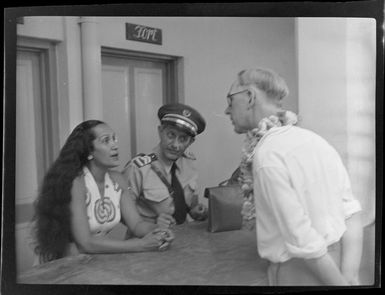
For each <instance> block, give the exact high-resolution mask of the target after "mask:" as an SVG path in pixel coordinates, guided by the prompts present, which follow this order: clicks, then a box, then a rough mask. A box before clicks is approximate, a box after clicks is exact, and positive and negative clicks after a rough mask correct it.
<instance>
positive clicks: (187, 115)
mask: <svg viewBox="0 0 385 295" xmlns="http://www.w3.org/2000/svg"><path fill="white" fill-rule="evenodd" d="M182 114H183V116H185V117H190V116H191V112H190V111H189V110H183V112H182Z"/></svg>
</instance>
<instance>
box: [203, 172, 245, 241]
mask: <svg viewBox="0 0 385 295" xmlns="http://www.w3.org/2000/svg"><path fill="white" fill-rule="evenodd" d="M238 172H239V171H238V169H237V170H236V171H235V172H234V173H233V176H234V175H238ZM233 176H232V177H231V178H230V179H229V180H228V181H225V182H222V183H226V185H221V184H220V185H219V186H216V187H210V188H206V189H205V191H204V197H206V198H207V199H208V204H209V217H208V228H207V230H208V231H209V232H212V233H214V232H222V231H231V230H239V229H241V228H242V215H241V210H242V204H243V192H242V190H241V185H240V184H239V183H238V182H237V181H234V177H233Z"/></svg>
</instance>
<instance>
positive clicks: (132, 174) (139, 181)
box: [122, 163, 143, 199]
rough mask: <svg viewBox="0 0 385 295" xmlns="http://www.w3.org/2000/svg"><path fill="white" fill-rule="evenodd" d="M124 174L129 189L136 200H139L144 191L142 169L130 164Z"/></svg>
mask: <svg viewBox="0 0 385 295" xmlns="http://www.w3.org/2000/svg"><path fill="white" fill-rule="evenodd" d="M122 174H123V176H124V178H125V179H126V180H127V182H128V186H129V187H128V189H129V190H130V191H131V192H132V193H133V195H134V197H135V199H138V198H139V196H140V195H141V194H142V191H143V177H142V173H141V172H140V168H138V167H137V166H136V165H135V164H134V163H130V164H129V165H128V166H127V167H126V168H125V169H124V170H123V172H122Z"/></svg>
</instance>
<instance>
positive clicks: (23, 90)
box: [15, 51, 45, 272]
mask: <svg viewBox="0 0 385 295" xmlns="http://www.w3.org/2000/svg"><path fill="white" fill-rule="evenodd" d="M40 74H41V56H40V54H39V53H38V52H31V51H18V53H17V66H16V89H17V91H16V159H15V160H16V167H15V168H16V171H15V182H16V183H15V185H16V187H15V247H16V269H17V272H21V271H25V270H27V269H28V268H30V267H32V262H33V261H34V259H35V255H34V253H33V247H32V245H31V225H30V221H31V219H32V217H33V214H34V213H33V212H34V211H33V201H34V200H35V199H36V196H37V193H38V185H39V183H40V182H41V180H42V178H43V175H44V171H45V154H44V152H45V149H44V140H43V135H42V134H43V126H42V117H41V114H42V109H41V97H42V89H41V76H40Z"/></svg>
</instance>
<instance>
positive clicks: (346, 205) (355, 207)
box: [341, 167, 362, 219]
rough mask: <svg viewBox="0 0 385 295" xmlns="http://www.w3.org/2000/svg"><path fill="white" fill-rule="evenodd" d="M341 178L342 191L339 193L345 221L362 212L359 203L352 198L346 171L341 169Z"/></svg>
mask: <svg viewBox="0 0 385 295" xmlns="http://www.w3.org/2000/svg"><path fill="white" fill-rule="evenodd" d="M341 169H342V170H343V171H342V177H343V183H344V185H343V189H342V192H341V195H342V204H343V211H344V216H345V219H348V218H350V217H351V216H352V215H353V214H355V213H358V212H360V211H361V210H362V207H361V204H360V202H359V201H358V200H357V199H356V198H355V197H354V195H353V192H352V187H351V183H350V179H349V176H348V173H347V171H346V170H345V169H344V168H343V167H342V168H341Z"/></svg>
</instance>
